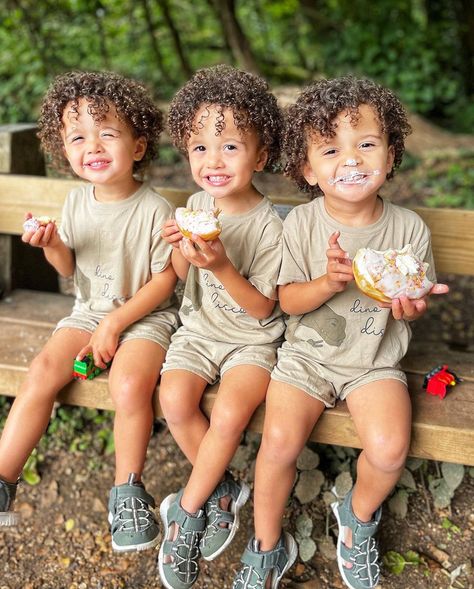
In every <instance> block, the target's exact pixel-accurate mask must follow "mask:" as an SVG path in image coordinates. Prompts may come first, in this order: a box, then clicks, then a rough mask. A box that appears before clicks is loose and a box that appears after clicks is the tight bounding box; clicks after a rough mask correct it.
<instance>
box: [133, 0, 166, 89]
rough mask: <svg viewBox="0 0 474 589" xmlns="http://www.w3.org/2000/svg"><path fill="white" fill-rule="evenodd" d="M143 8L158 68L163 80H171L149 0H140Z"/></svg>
mask: <svg viewBox="0 0 474 589" xmlns="http://www.w3.org/2000/svg"><path fill="white" fill-rule="evenodd" d="M140 2H141V5H142V8H143V13H144V16H145V22H146V28H147V31H148V37H149V39H150V45H151V49H152V51H153V54H154V56H155V60H156V65H157V66H158V69H159V70H160V72H161V75H162V77H163V80H164V81H165V82H168V83H169V82H170V78H169V76H168V74H167V73H166V70H165V67H164V64H163V58H162V56H161V51H160V47H159V45H158V42H157V40H156V36H155V25H154V23H153V16H152V14H151V10H150V6H149V4H148V0H140Z"/></svg>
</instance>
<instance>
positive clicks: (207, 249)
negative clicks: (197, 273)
mask: <svg viewBox="0 0 474 589" xmlns="http://www.w3.org/2000/svg"><path fill="white" fill-rule="evenodd" d="M179 248H180V250H181V253H182V254H183V256H184V257H185V258H186V260H188V262H190V263H191V264H193V266H197V267H198V268H205V269H206V270H211V272H216V271H219V270H221V269H222V268H224V267H225V266H226V265H227V264H228V263H230V260H229V258H228V257H227V254H226V252H225V249H224V246H223V245H222V241H221V240H220V239H219V238H217V239H213V240H212V241H204V239H201V237H199V235H193V238H192V240H191V239H186V238H185V239H183V240H182V241H181V242H180V244H179Z"/></svg>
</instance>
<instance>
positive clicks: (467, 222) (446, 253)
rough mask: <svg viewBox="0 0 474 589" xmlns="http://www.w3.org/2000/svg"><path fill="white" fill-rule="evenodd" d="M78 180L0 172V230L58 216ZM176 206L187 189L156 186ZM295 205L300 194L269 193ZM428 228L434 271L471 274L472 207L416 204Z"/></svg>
mask: <svg viewBox="0 0 474 589" xmlns="http://www.w3.org/2000/svg"><path fill="white" fill-rule="evenodd" d="M79 184H80V182H79V181H78V180H65V179H55V178H45V177H40V176H18V175H11V174H0V234H10V235H20V234H21V232H22V220H23V217H24V214H25V212H27V211H31V212H32V213H34V214H38V215H48V216H50V217H53V218H56V219H59V218H60V216H61V209H62V206H63V202H64V199H65V196H66V194H67V193H68V192H69V190H71V188H73V187H74V186H77V185H79ZM157 190H158V191H159V193H160V194H161V195H162V196H164V197H165V198H167V199H168V200H169V201H170V202H172V203H173V204H174V205H175V206H184V205H185V204H186V199H187V197H188V196H189V195H190V191H189V190H178V189H173V188H163V187H157ZM270 198H271V199H272V200H273V202H275V203H277V204H286V205H297V204H300V203H302V202H304V199H303V198H302V197H298V196H289V197H272V196H271V195H270ZM415 210H416V212H417V213H418V214H419V215H420V216H421V217H423V219H424V220H425V222H426V224H427V225H428V227H429V228H430V230H431V234H432V240H433V253H434V257H435V261H436V270H437V272H448V273H454V274H467V275H470V276H474V211H468V210H459V209H430V208H423V207H420V208H416V209H415Z"/></svg>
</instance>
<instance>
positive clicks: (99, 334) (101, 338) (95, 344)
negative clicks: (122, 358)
mask: <svg viewBox="0 0 474 589" xmlns="http://www.w3.org/2000/svg"><path fill="white" fill-rule="evenodd" d="M119 335H120V332H116V331H115V330H114V329H113V328H112V327H111V326H110V325H109V322H108V321H107V317H105V318H104V319H102V321H101V322H100V323H99V325H98V326H97V329H96V330H95V331H94V333H93V334H92V336H91V339H90V340H89V343H88V344H87V345H86V346H84V347H83V348H82V350H80V351H79V353H78V354H77V356H76V360H82V358H84V356H85V355H86V354H88V353H89V352H92V355H93V356H94V364H95V365H96V366H98V367H99V368H104V369H105V368H107V366H106V364H107V362H110V361H111V360H112V358H113V357H114V355H115V351H116V350H117V346H118V340H119Z"/></svg>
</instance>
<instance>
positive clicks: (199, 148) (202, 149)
mask: <svg viewBox="0 0 474 589" xmlns="http://www.w3.org/2000/svg"><path fill="white" fill-rule="evenodd" d="M193 151H198V152H202V151H206V148H205V147H204V145H196V147H193Z"/></svg>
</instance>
